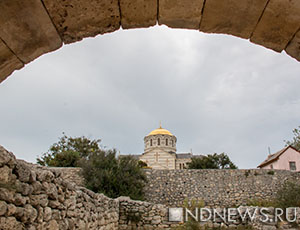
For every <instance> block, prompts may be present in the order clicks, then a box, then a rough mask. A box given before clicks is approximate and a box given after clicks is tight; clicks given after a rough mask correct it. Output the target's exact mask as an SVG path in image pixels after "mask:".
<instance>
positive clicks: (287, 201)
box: [276, 181, 300, 208]
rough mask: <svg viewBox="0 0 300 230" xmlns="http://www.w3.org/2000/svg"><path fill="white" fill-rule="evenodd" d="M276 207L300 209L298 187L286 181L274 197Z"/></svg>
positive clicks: (299, 190) (299, 186) (299, 187)
mask: <svg viewBox="0 0 300 230" xmlns="http://www.w3.org/2000/svg"><path fill="white" fill-rule="evenodd" d="M276 202H277V207H280V208H288V207H300V185H299V184H296V183H294V182H291V181H286V182H285V183H284V186H283V187H282V188H281V189H280V190H279V191H278V192H277V195H276Z"/></svg>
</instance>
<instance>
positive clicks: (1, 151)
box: [0, 145, 16, 168]
mask: <svg viewBox="0 0 300 230" xmlns="http://www.w3.org/2000/svg"><path fill="white" fill-rule="evenodd" d="M3 165H8V166H9V167H11V168H13V167H14V166H15V165H16V158H15V156H14V155H13V154H12V153H10V152H8V151H7V150H6V149H5V148H3V147H2V146H1V145H0V167H2V166H3Z"/></svg>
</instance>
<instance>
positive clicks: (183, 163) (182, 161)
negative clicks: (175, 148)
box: [176, 159, 191, 169]
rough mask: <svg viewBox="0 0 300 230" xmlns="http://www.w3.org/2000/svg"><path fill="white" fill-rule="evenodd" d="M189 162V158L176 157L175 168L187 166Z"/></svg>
mask: <svg viewBox="0 0 300 230" xmlns="http://www.w3.org/2000/svg"><path fill="white" fill-rule="evenodd" d="M189 162H191V159H176V169H185V168H187V167H188V166H187V163H189Z"/></svg>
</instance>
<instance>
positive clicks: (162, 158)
mask: <svg viewBox="0 0 300 230" xmlns="http://www.w3.org/2000/svg"><path fill="white" fill-rule="evenodd" d="M140 160H142V161H144V162H146V163H147V165H148V166H149V167H151V168H152V169H175V156H173V155H171V154H169V153H166V152H164V151H162V150H161V149H153V150H151V151H149V152H147V153H145V154H144V155H142V156H141V157H140Z"/></svg>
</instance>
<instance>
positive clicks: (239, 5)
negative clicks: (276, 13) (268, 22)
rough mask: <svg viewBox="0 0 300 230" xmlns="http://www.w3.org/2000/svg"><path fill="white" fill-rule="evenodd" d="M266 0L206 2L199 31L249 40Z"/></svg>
mask: <svg viewBox="0 0 300 230" xmlns="http://www.w3.org/2000/svg"><path fill="white" fill-rule="evenodd" d="M267 2H268V0H223V1H219V0H207V1H206V2H205V6H204V12H203V17H202V21H201V26H200V30H201V31H203V32H206V33H224V34H232V35H235V36H238V37H241V38H249V37H250V36H251V34H252V32H253V30H254V29H255V26H256V25H257V22H258V21H259V18H260V16H261V15H262V12H263V10H264V8H265V6H266V4H267Z"/></svg>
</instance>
